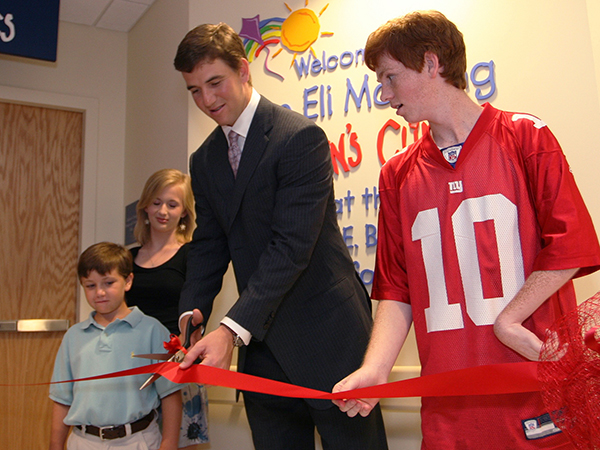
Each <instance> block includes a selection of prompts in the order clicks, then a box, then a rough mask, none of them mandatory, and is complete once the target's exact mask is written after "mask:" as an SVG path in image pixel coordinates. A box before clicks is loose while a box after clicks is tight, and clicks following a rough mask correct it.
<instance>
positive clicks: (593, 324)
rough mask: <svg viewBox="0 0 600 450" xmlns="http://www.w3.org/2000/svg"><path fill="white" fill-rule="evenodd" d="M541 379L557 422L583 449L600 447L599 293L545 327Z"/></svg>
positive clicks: (552, 414) (547, 402) (550, 410)
mask: <svg viewBox="0 0 600 450" xmlns="http://www.w3.org/2000/svg"><path fill="white" fill-rule="evenodd" d="M538 379H539V382H540V385H541V391H542V397H543V399H544V403H545V405H546V408H547V409H548V411H549V412H550V415H551V417H552V420H553V421H554V423H555V424H556V425H557V426H558V427H559V428H560V429H561V430H562V431H563V432H564V433H565V434H566V435H567V436H569V438H570V439H571V440H572V441H573V443H574V444H575V446H576V447H577V448H578V449H580V450H600V292H598V293H597V294H596V295H594V296H593V297H591V298H590V299H588V300H586V301H585V302H583V303H582V304H581V305H579V307H578V308H577V309H576V310H574V311H572V312H570V313H568V314H566V315H565V316H564V317H562V318H561V319H559V320H558V321H557V322H556V323H555V324H554V325H552V327H551V328H550V329H549V330H548V331H547V332H546V337H545V340H544V343H543V345H542V349H541V352H540V363H539V365H538Z"/></svg>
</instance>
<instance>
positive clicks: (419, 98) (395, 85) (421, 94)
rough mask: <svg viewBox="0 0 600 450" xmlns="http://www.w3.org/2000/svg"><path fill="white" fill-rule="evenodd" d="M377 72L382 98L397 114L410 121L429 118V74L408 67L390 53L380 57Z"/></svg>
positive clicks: (414, 121)
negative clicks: (427, 109) (427, 106)
mask: <svg viewBox="0 0 600 450" xmlns="http://www.w3.org/2000/svg"><path fill="white" fill-rule="evenodd" d="M375 73H376V74H377V80H378V81H379V82H380V83H381V100H383V101H389V102H390V105H391V107H392V108H394V109H395V110H396V114H397V115H399V116H402V117H403V118H404V120H406V121H407V122H409V123H416V122H420V121H421V120H427V117H426V115H425V112H426V105H427V98H428V92H429V91H428V84H427V81H428V76H427V74H426V73H425V71H424V70H423V71H421V72H417V71H416V70H413V69H409V68H407V67H406V66H405V65H404V64H402V63H401V62H400V61H398V60H396V59H394V58H392V57H391V56H389V55H382V56H381V57H380V58H379V61H378V65H377V68H376V71H375Z"/></svg>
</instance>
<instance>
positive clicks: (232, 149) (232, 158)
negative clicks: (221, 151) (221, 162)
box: [227, 130, 242, 178]
mask: <svg viewBox="0 0 600 450" xmlns="http://www.w3.org/2000/svg"><path fill="white" fill-rule="evenodd" d="M239 136H240V135H239V134H237V133H236V132H235V131H233V130H231V131H230V132H229V150H228V152H227V155H228V156H229V164H231V170H233V177H234V178H235V177H236V176H237V171H238V166H239V165H240V158H241V157H242V150H241V149H240V146H239V145H238V137H239Z"/></svg>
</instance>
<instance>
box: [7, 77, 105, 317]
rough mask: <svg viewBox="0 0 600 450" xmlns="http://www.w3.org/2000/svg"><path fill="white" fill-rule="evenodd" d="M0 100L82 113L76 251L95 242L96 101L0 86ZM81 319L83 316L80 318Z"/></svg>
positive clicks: (81, 313) (79, 309)
mask: <svg viewBox="0 0 600 450" xmlns="http://www.w3.org/2000/svg"><path fill="white" fill-rule="evenodd" d="M0 101H4V102H7V103H18V104H22V105H29V106H38V107H43V108H51V109H63V110H67V111H76V112H81V113H83V149H82V150H83V155H82V159H81V161H82V164H81V167H82V170H83V173H82V174H81V209H80V216H79V250H80V252H81V250H82V249H85V248H87V247H89V246H90V245H92V244H94V243H95V242H96V198H97V179H98V168H97V161H98V119H99V104H98V100H97V99H94V98H89V97H78V96H73V95H65V94H56V93H52V92H44V91H37V90H32V89H23V88H15V87H10V86H2V85H0ZM82 298H83V297H82V294H81V289H78V290H77V305H76V308H75V311H76V315H77V321H78V322H80V321H81V320H83V319H85V318H86V317H87V315H88V314H89V311H87V310H85V308H82V305H81V299H82ZM82 316H85V317H82Z"/></svg>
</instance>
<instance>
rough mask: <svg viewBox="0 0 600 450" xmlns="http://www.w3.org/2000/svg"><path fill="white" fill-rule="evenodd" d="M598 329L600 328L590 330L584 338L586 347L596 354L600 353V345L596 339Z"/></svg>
mask: <svg viewBox="0 0 600 450" xmlns="http://www.w3.org/2000/svg"><path fill="white" fill-rule="evenodd" d="M598 328H600V327H592V328H590V329H589V330H587V331H586V333H585V337H584V338H583V340H584V342H585V345H587V346H588V348H591V349H592V350H594V351H595V352H596V353H600V343H599V342H598V341H597V340H596V337H595V334H596V330H598Z"/></svg>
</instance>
